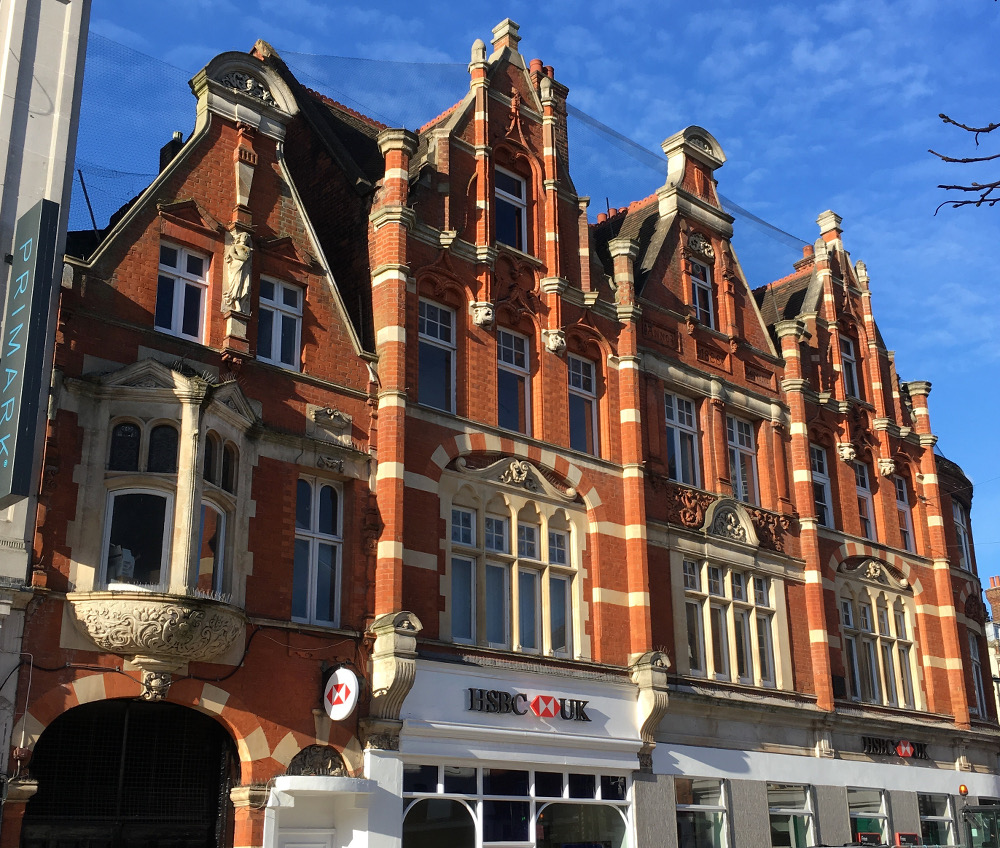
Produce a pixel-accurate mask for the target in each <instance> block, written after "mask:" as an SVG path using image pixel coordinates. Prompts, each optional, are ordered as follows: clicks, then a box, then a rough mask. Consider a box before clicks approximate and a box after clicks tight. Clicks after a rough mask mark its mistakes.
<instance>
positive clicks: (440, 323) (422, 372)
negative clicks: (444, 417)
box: [417, 300, 455, 412]
mask: <svg viewBox="0 0 1000 848" xmlns="http://www.w3.org/2000/svg"><path fill="white" fill-rule="evenodd" d="M419 310H420V312H419V319H418V332H419V337H420V349H419V375H418V378H417V379H418V383H417V387H418V389H417V398H418V401H419V403H421V404H422V405H423V406H431V407H434V409H441V410H443V411H445V412H454V411H455V313H454V312H452V310H450V309H448V308H447V307H445V306H439V305H438V304H436V303H431V302H430V301H429V300H421V301H420V307H419Z"/></svg>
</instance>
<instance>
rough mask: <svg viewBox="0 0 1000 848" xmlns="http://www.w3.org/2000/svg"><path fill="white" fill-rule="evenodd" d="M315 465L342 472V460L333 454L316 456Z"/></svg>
mask: <svg viewBox="0 0 1000 848" xmlns="http://www.w3.org/2000/svg"><path fill="white" fill-rule="evenodd" d="M316 467H317V468H325V469H326V470H328V471H336V472H337V473H339V474H343V473H344V460H342V459H338V458H336V457H333V456H318V457H316Z"/></svg>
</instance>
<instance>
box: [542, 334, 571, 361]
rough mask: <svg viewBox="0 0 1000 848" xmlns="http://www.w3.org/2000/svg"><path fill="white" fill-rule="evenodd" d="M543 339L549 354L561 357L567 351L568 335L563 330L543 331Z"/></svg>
mask: <svg viewBox="0 0 1000 848" xmlns="http://www.w3.org/2000/svg"><path fill="white" fill-rule="evenodd" d="M542 339H543V340H544V341H545V349H546V350H547V351H548V352H549V353H554V354H556V355H559V354H561V353H562V352H563V351H564V350H566V333H564V332H563V331H562V330H542Z"/></svg>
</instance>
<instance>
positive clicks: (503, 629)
mask: <svg viewBox="0 0 1000 848" xmlns="http://www.w3.org/2000/svg"><path fill="white" fill-rule="evenodd" d="M486 641H487V642H489V643H490V644H491V645H506V644H507V570H506V568H505V567H504V566H502V565H492V564H487V566H486Z"/></svg>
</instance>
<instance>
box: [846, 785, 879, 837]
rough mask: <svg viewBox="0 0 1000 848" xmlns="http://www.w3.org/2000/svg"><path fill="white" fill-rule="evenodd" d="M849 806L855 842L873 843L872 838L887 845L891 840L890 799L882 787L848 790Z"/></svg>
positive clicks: (852, 835) (852, 834)
mask: <svg viewBox="0 0 1000 848" xmlns="http://www.w3.org/2000/svg"><path fill="white" fill-rule="evenodd" d="M847 806H848V809H849V810H850V815H851V838H852V839H853V841H854V842H861V843H867V844H871V842H870V840H872V839H874V838H878V841H879V842H880V843H881V844H883V845H886V844H888V842H889V800H888V798H886V795H885V792H884V791H883V790H881V789H853V788H850V787H849V788H848V790H847Z"/></svg>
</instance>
